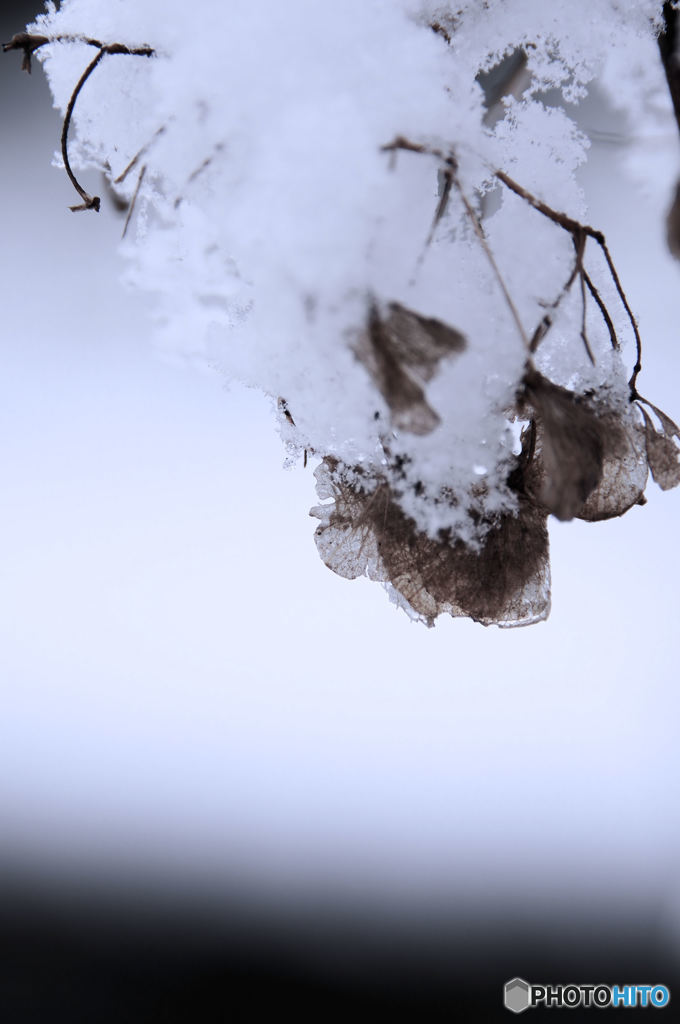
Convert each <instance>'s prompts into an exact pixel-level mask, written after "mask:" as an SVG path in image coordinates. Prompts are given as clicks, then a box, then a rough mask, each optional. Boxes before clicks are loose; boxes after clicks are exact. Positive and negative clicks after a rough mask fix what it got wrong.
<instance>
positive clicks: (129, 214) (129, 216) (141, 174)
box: [120, 164, 146, 238]
mask: <svg viewBox="0 0 680 1024" xmlns="http://www.w3.org/2000/svg"><path fill="white" fill-rule="evenodd" d="M145 174H146V164H144V165H143V166H142V169H141V171H140V172H139V177H138V178H137V184H136V185H135V191H134V192H133V194H132V199H131V200H130V205H129V207H128V212H127V217H126V218H125V225H124V227H123V234H122V235H121V236H120V237H121V238H125V236H126V234H127V229H128V225H129V223H130V221H131V220H132V214H133V212H134V209H135V203H136V202H137V196H138V195H139V190H140V188H141V186H142V182H143V181H144V175H145Z"/></svg>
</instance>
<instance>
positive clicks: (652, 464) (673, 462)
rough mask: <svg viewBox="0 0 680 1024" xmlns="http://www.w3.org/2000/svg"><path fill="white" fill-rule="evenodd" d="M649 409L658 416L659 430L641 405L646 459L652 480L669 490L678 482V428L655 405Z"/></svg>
mask: <svg viewBox="0 0 680 1024" xmlns="http://www.w3.org/2000/svg"><path fill="white" fill-rule="evenodd" d="M647 404H649V407H650V409H653V411H654V413H655V414H656V416H657V417H658V420H659V423H660V424H661V430H657V429H656V427H655V426H654V423H653V421H652V418H651V416H650V415H649V413H648V412H647V410H646V409H644V408H643V406H642V405H639V403H638V405H639V408H640V411H641V412H642V415H643V417H644V420H645V438H646V441H647V461H648V462H649V468H650V471H651V474H652V476H653V477H654V480H655V481H656V483H657V484H658V485H659V487H660V488H661V490H662V491H669V490H670V489H671V488H672V487H677V486H678V484H680V447H679V446H678V442H679V441H680V428H678V426H677V424H676V423H674V422H673V420H672V419H671V418H670V416H667V415H666V414H665V413H664V412H661V410H660V409H657V407H656V406H655V405H651V403H647Z"/></svg>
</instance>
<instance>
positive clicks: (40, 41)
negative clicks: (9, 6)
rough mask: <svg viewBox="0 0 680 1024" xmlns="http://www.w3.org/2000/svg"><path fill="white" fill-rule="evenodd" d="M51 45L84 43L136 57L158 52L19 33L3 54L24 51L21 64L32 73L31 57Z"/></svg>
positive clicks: (87, 39) (80, 38) (4, 46)
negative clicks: (11, 51)
mask: <svg viewBox="0 0 680 1024" xmlns="http://www.w3.org/2000/svg"><path fill="white" fill-rule="evenodd" d="M49 43H84V44H85V45H86V46H94V47H95V49H97V50H106V51H107V53H127V54H131V55H133V56H135V57H154V56H155V54H156V51H155V50H154V49H152V47H150V46H134V47H132V46H125V45H124V44H123V43H110V44H108V43H102V42H100V41H99V39H91V38H90V37H89V36H79V35H60V36H39V35H31V33H29V32H17V33H16V35H13V36H12V38H11V39H10V41H9V42H8V43H3V44H2V52H3V53H8V52H9V51H10V50H23V51H24V59H23V61H22V64H21V69H22V71H27V72H28V74H29V75H30V73H31V57H32V56H33V54H34V53H35V52H36V50H39V49H40V48H41V47H43V46H47V45H48V44H49Z"/></svg>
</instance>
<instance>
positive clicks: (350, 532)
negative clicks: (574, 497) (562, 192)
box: [311, 459, 550, 626]
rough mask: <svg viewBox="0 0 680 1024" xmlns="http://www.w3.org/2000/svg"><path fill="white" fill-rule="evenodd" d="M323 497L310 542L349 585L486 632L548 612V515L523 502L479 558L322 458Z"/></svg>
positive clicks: (430, 617) (489, 537) (386, 493)
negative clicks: (361, 583) (386, 588)
mask: <svg viewBox="0 0 680 1024" xmlns="http://www.w3.org/2000/svg"><path fill="white" fill-rule="evenodd" d="M317 479H318V481H319V493H320V496H321V497H327V496H329V495H332V496H333V498H334V502H333V503H332V504H328V505H321V506H318V507H317V508H314V509H312V510H311V515H313V516H316V517H317V518H319V519H320V520H321V523H320V525H319V526H318V527H317V529H316V534H315V540H316V543H317V547H318V549H319V553H320V555H321V557H322V559H323V561H324V562H325V563H326V565H327V566H328V567H329V568H330V569H332V570H333V571H334V572H337V573H338V574H339V575H341V576H345V577H347V578H349V579H354V578H355V577H357V576H360V575H363V574H364V573H365V574H366V575H367V576H368V577H369V578H370V579H374V580H380V581H382V582H383V583H387V584H390V585H391V586H392V587H393V588H394V590H395V591H396V592H397V594H398V595H399V597H400V598H401V599H402V600H403V601H404V602H405V603H406V604H407V605H408V606H409V608H410V609H411V610H412V611H414V612H415V613H416V614H417V615H418V616H420V617H421V618H423V619H424V620H425V621H426V622H427V623H428V624H430V625H432V624H433V622H434V619H435V618H436V617H437V616H438V615H441V614H442V613H448V614H449V615H452V616H467V617H470V618H472V619H475V620H476V621H477V622H481V623H483V624H484V625H491V624H495V625H499V626H522V625H529V624H530V623H533V622H538V621H540V620H541V619H545V618H547V616H548V613H549V610H550V567H549V561H548V533H547V529H546V515H545V513H544V512H543V511H542V510H541V509H538V508H536V507H535V505H533V504H532V503H531V502H530V501H529V500H528V499H527V498H526V497H525V496H523V495H520V497H519V511H518V515H516V516H514V515H511V514H508V515H504V516H502V517H501V518H500V519H499V521H498V522H497V523H495V524H493V525H492V526H491V527H490V529H489V531H488V533H487V534H486V536H485V538H484V542H483V545H482V547H481V549H480V550H479V551H475V550H473V549H472V548H470V547H467V546H466V545H464V544H463V543H462V542H460V541H451V540H449V539H446V538H442V539H438V540H433V539H432V538H430V537H428V536H427V535H426V534H425V533H423V532H421V531H419V530H418V529H417V527H416V525H415V523H414V522H413V520H412V519H410V518H408V517H407V516H406V515H405V514H404V512H403V511H402V510H401V508H400V507H399V506H398V504H397V503H396V502H395V501H393V500H392V498H391V494H390V488H389V486H388V485H387V484H386V483H381V484H378V486H377V487H374V489H373V490H372V491H364V490H362V489H361V485H362V483H363V481H362V480H361V478H360V477H358V476H357V474H356V471H350V474H349V475H347V474H346V473H345V472H344V471H343V467H341V466H340V465H339V464H338V463H337V462H335V461H334V460H332V459H325V460H324V462H323V464H322V466H320V467H319V470H317Z"/></svg>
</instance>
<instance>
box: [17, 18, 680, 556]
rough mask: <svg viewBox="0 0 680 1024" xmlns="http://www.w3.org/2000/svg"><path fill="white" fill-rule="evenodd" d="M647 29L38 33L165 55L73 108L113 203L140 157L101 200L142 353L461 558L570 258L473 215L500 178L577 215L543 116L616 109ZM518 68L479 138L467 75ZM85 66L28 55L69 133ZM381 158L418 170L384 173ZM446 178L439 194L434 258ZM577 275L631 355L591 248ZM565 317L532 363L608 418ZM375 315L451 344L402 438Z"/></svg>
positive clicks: (76, 141)
mask: <svg viewBox="0 0 680 1024" xmlns="http://www.w3.org/2000/svg"><path fill="white" fill-rule="evenodd" d="M660 9H661V4H660V3H659V2H658V0H645V2H643V3H637V4H635V5H632V7H631V5H626V4H624V5H622V4H620V3H618V2H617V0H576V2H574V0H571V2H551V3H550V4H546V3H541V2H537V0H504V2H500V0H489V2H488V3H484V4H480V3H478V2H476V0H474V2H473V0H468V2H462V3H458V4H455V5H448V4H442V3H431V2H421V3H418V2H416V0H342V2H336V3H331V4H324V5H323V6H322V7H321V8H320V7H319V5H318V4H316V3H313V2H311V0H289V2H287V3H285V4H281V3H280V2H278V0H260V2H259V3H256V4H253V3H252V2H244V0H231V2H229V3H228V4H222V5H215V4H214V3H212V2H210V0H196V2H194V3H192V4H190V5H188V4H184V3H180V2H175V3H168V2H167V0H163V2H161V0H141V2H131V0H118V2H116V3H103V2H100V3H98V2H96V0H65V2H64V3H62V4H61V6H60V7H59V9H58V10H57V9H56V8H55V7H54V6H53V5H48V11H47V13H46V14H45V15H42V16H40V17H39V18H38V19H37V20H36V23H35V26H34V30H35V31H37V32H40V33H44V34H46V35H48V36H51V37H54V36H61V37H63V36H69V35H82V34H85V35H87V36H90V37H95V38H98V39H100V40H102V41H103V42H106V43H111V42H122V43H125V44H126V45H129V46H142V45H150V46H152V47H153V48H154V50H155V52H156V56H155V57H153V58H151V59H149V58H145V57H144V58H142V57H136V56H129V55H109V56H106V57H105V58H104V60H103V61H102V63H101V66H100V67H98V68H97V70H96V72H95V73H94V74H93V75H92V76H91V78H90V79H89V80H88V81H87V83H86V85H85V86H84V88H83V90H82V93H81V94H80V97H79V99H78V103H77V106H76V110H75V114H74V122H73V126H72V128H71V134H72V141H71V147H70V156H71V162H72V163H73V165H74V167H80V168H86V167H92V166H97V167H101V168H103V169H104V170H105V171H106V173H107V174H108V175H109V178H110V179H111V181H115V179H116V178H119V177H120V176H121V175H125V170H126V168H127V167H128V166H129V164H130V162H131V161H133V160H134V158H135V157H136V156H137V155H138V154H140V151H141V155H140V156H139V159H138V162H137V164H136V165H135V167H134V169H133V170H131V171H130V172H129V173H128V174H127V175H125V176H124V180H123V181H122V182H121V183H120V184H119V185H117V186H116V188H118V189H119V190H120V191H121V192H122V193H123V194H124V196H125V197H126V198H127V199H130V198H131V197H132V196H133V194H134V193H135V191H136V189H137V187H139V194H138V196H137V199H136V204H135V210H134V211H133V220H132V226H131V230H130V233H129V234H128V237H127V238H126V240H125V242H124V243H123V251H124V254H125V257H126V259H127V261H128V270H127V275H126V276H127V280H128V282H129V283H130V284H132V285H133V286H134V287H137V288H139V289H141V290H142V291H146V292H149V293H151V294H152V295H153V297H154V309H155V323H156V340H157V343H159V344H161V345H162V346H163V347H164V348H165V349H166V351H169V352H172V353H173V354H174V355H175V356H176V357H177V358H180V359H185V360H189V361H204V362H206V363H208V364H209V365H211V366H216V367H218V368H219V370H220V371H221V372H222V373H224V374H225V376H226V377H227V378H229V379H237V380H240V381H242V382H244V383H245V384H247V385H249V386H252V387H256V388H258V389H261V390H262V391H264V392H265V393H266V394H268V395H270V396H272V398H273V399H275V400H277V399H279V398H283V399H285V403H286V408H287V409H288V410H289V413H290V417H291V420H292V424H291V423H290V422H284V420H283V419H282V420H281V431H282V435H283V437H284V441H285V443H286V448H287V451H288V455H289V457H290V456H295V454H297V456H298V457H301V456H302V453H303V451H304V452H308V453H310V454H313V456H315V457H316V458H317V459H324V458H329V457H332V458H333V459H334V460H337V461H339V462H340V463H341V464H342V465H344V466H346V467H356V466H361V468H362V479H364V480H367V479H371V480H373V481H374V484H375V486H377V485H378V483H379V482H380V481H386V482H387V484H388V485H389V486H390V487H391V489H392V492H393V495H394V499H395V501H396V502H397V504H398V506H399V508H400V509H401V510H402V511H403V512H404V513H405V514H406V515H407V516H408V517H410V519H411V520H412V521H413V522H414V523H415V525H416V527H417V528H418V530H420V531H422V533H423V534H424V535H426V536H427V537H429V538H431V539H433V540H434V539H436V538H438V537H441V536H442V535H444V534H446V536H448V537H449V538H450V539H451V541H452V542H455V541H457V540H461V541H463V542H464V543H466V544H468V545H471V546H472V548H473V549H474V548H475V547H477V548H478V547H479V545H480V543H482V542H483V541H484V537H485V536H486V534H487V532H488V530H489V524H490V523H491V522H495V521H497V520H498V517H500V516H503V515H504V514H508V513H509V514H515V513H516V512H517V499H516V495H515V494H514V493H513V492H512V490H511V489H510V488H509V487H508V482H507V481H508V475H509V472H510V471H511V469H512V466H513V464H514V463H513V460H514V459H515V458H516V453H515V455H513V442H514V439H515V437H516V430H515V432H514V433H513V430H514V426H513V420H514V419H515V415H514V413H513V405H514V402H515V396H516V394H517V392H518V389H519V388H520V385H521V382H522V379H523V375H524V373H525V369H526V366H527V357H528V354H527V339H528V338H529V337H530V336H531V335H532V333H533V331H534V329H535V327H536V325H537V324H538V323H539V322H540V321H541V319H542V318H543V316H544V315H545V311H546V308H547V307H549V306H550V304H551V303H553V302H554V301H555V300H556V299H557V297H558V296H559V294H560V292H561V290H562V288H563V286H564V282H565V280H566V279H567V277H568V275H569V273H570V270H571V267H572V264H573V259H574V255H573V245H572V239H571V237H570V235H569V234H568V233H566V232H564V231H563V230H562V229H561V228H560V227H559V226H558V225H556V224H554V223H551V222H549V221H548V220H547V219H545V218H543V217H542V216H541V215H540V214H539V213H537V212H536V211H535V210H532V209H531V207H530V205H529V204H528V203H527V202H526V201H525V200H524V199H523V198H521V197H519V196H517V195H514V194H511V193H510V192H508V191H507V190H506V189H501V191H500V202H497V203H496V208H495V210H492V211H491V212H488V213H486V212H485V207H484V203H485V198H484V197H485V195H486V193H488V192H489V190H490V188H491V186H492V184H493V172H494V169H495V168H502V169H503V170H504V171H506V172H507V173H508V174H510V175H511V176H512V177H513V178H514V179H515V180H516V181H518V182H519V183H520V184H521V185H522V187H523V188H525V189H526V190H528V191H529V192H531V193H533V194H535V195H536V196H538V197H540V198H541V199H543V200H545V201H546V202H547V203H549V204H550V205H551V206H552V207H553V208H554V209H555V210H557V211H562V212H564V213H566V214H568V215H569V216H570V217H573V218H577V219H585V218H586V217H587V209H586V207H585V203H584V199H583V195H582V193H581V190H580V188H579V185H578V182H577V178H576V174H577V170H578V168H579V166H580V165H581V164H582V163H583V161H584V160H585V159H586V157H587V149H588V141H587V139H586V138H585V136H584V135H583V134H582V133H581V132H580V131H579V130H578V129H577V127H576V125H575V123H574V121H573V120H572V118H571V116H570V115H569V114H568V113H567V112H566V111H565V110H564V109H562V108H561V106H560V104H561V102H563V101H564V102H567V103H573V102H575V101H577V100H579V99H580V98H582V97H583V96H584V95H585V92H586V87H587V85H588V83H589V82H590V81H591V79H592V78H593V77H594V76H595V75H596V74H600V75H603V81H604V82H605V83H609V84H610V88H611V89H612V90H614V91H616V90H618V88H619V86H620V78H621V74H620V71H621V61H622V60H626V59H627V57H622V55H627V54H629V53H631V52H632V53H636V54H637V53H638V52H640V53H643V54H644V53H647V54H648V52H649V48H650V47H653V45H654V32H655V31H656V30H658V26H659V18H660ZM433 25H434V26H435V28H436V31H433V30H432V26H433ZM518 48H523V49H524V52H525V54H526V60H527V72H528V75H529V77H528V84H527V88H526V89H525V91H524V93H522V94H521V95H520V96H519V97H517V96H515V97H512V96H508V97H506V99H505V100H504V105H505V107H504V116H503V117H502V118H501V119H500V120H498V121H497V122H496V124H495V125H494V126H490V125H489V124H488V123H487V119H486V113H487V111H486V106H485V101H484V94H483V90H482V88H481V86H480V84H479V82H478V80H477V79H478V76H479V74H480V72H483V71H487V70H489V69H490V68H492V67H494V66H495V65H498V63H499V62H500V61H501V60H502V59H503V58H504V57H505V56H506V55H508V54H510V53H513V52H515V51H517V50H518ZM93 52H94V51H93V50H92V48H91V47H88V46H86V45H85V44H84V43H82V42H77V41H61V42H58V43H55V44H53V45H50V46H48V47H45V48H44V49H43V50H41V51H39V53H38V55H37V56H39V57H40V58H41V59H43V60H44V65H45V70H46V72H47V75H48V78H49V82H50V85H51V88H52V92H53V95H54V100H55V104H56V105H57V106H58V107H59V109H60V110H61V111H62V112H63V111H64V110H65V108H66V105H67V103H68V100H69V97H70V95H71V93H72V90H73V86H74V84H75V83H76V82H77V81H78V78H79V77H80V75H81V74H82V71H83V69H84V67H85V66H86V63H87V61H89V60H90V59H91V57H92V54H93ZM608 68H609V71H607V69H608ZM612 68H614V69H618V74H617V73H616V71H615V70H614V71H613V70H612ZM640 74H642V72H640ZM624 77H625V76H624ZM658 77H659V76H658V75H657V80H658ZM636 82H637V79H636ZM645 82H646V85H645V90H646V93H645V94H647V93H649V95H654V96H657V97H658V89H657V90H656V92H655V91H654V87H653V85H650V84H649V76H647V79H645ZM657 85H658V82H657ZM556 90H557V94H558V98H557V99H556V93H555V91H556ZM549 92H550V98H549V102H548V96H547V94H548V93H549ZM630 92H631V87H630V86H627V87H626V88H625V96H626V98H628V97H629V94H630ZM560 97H561V99H560ZM641 102H643V100H642V99H640V97H638V98H637V100H636V103H637V107H639V104H640V103H641ZM637 107H636V109H637ZM397 138H401V139H407V140H409V141H410V142H413V143H415V144H417V145H419V146H421V147H423V148H424V150H425V152H406V151H399V150H398V149H397V150H395V151H393V152H386V151H384V147H385V146H386V145H388V144H390V143H391V142H393V140H395V139H397ZM438 154H440V155H438ZM447 154H451V155H452V156H453V158H454V159H455V167H456V187H454V188H453V189H452V191H451V196H450V200H449V202H448V206H447V208H446V210H445V211H444V212H443V216H442V217H441V220H440V222H439V223H438V224H437V225H436V229H435V230H434V232H433V234H432V238H431V244H428V238H429V237H430V235H431V231H432V225H433V218H434V215H435V210H436V209H437V204H438V201H439V197H440V196H441V189H442V187H443V178H442V172H443V171H444V170H445V163H444V161H443V156H442V155H444V156H446V155H447ZM141 168H145V170H144V174H143V178H141V179H140V178H139V173H140V170H141ZM470 204H471V205H470ZM473 208H474V209H475V211H477V215H479V216H481V217H482V219H483V224H484V231H485V235H486V240H487V246H488V250H486V249H485V248H484V246H482V245H481V244H480V240H479V238H478V237H477V234H476V232H475V230H474V224H473V223H472V218H473V215H472V214H471V209H473ZM492 260H493V261H494V262H495V265H496V267H497V270H496V269H495V268H494V265H493V263H492ZM586 267H587V269H588V270H589V272H590V273H591V274H592V275H593V277H596V278H597V285H598V288H599V289H601V292H602V295H603V298H604V299H605V301H606V303H607V305H608V307H609V308H610V309H611V310H612V319H613V321H614V325H615V327H616V330H617V334H620V335H621V337H622V338H623V339H626V338H628V336H629V335H630V326H629V325H628V324H627V321H626V316H625V311H624V310H623V309H622V308H621V305H620V303H619V302H618V299H617V296H616V294H615V292H614V289H613V285H612V282H611V280H610V279H609V277H608V273H607V270H606V267H604V265H603V261H602V259H601V256H600V254H598V253H597V252H596V251H595V247H594V246H592V247H591V248H589V249H588V251H587V255H586ZM504 288H506V289H507V292H508V294H509V296H510V299H508V297H507V296H506V295H504ZM581 301H582V300H581V296H580V294H579V289H578V287H575V288H574V289H573V290H572V293H571V294H570V295H569V296H568V297H567V298H566V299H565V301H564V303H563V304H561V305H560V307H559V309H558V310H557V311H556V314H555V323H554V326H553V328H552V331H551V333H550V335H549V338H548V340H547V341H546V343H545V345H544V346H542V348H541V350H540V352H539V353H538V355H537V359H536V364H537V366H538V367H539V368H540V369H541V371H542V372H543V373H544V374H545V375H546V376H548V377H550V379H552V380H554V381H555V382H556V383H560V384H563V385H565V386H568V387H569V388H570V389H572V390H573V391H574V392H576V393H583V392H585V391H586V390H588V389H592V388H600V389H607V392H608V394H611V392H612V388H613V389H614V390H615V391H618V393H619V394H620V393H622V392H623V390H625V380H626V379H627V376H628V374H629V372H630V367H626V366H624V365H623V363H622V362H621V361H620V360H619V358H618V356H617V355H612V354H611V352H610V348H611V345H610V339H609V335H608V332H607V329H606V325H605V323H604V322H603V320H602V318H601V317H599V316H598V315H597V311H596V310H594V309H591V312H590V316H589V321H588V337H589V342H590V344H591V347H592V350H593V352H594V355H595V366H594V367H593V366H592V365H591V363H590V361H589V359H588V357H587V353H586V351H585V348H584V346H583V344H582V342H581V339H580V337H579V333H580V330H581ZM390 304H399V306H402V307H404V308H405V309H406V310H410V311H413V313H415V314H417V315H418V316H420V317H423V318H434V319H436V320H437V321H440V322H441V323H443V324H446V325H449V326H450V327H452V328H454V329H455V330H456V331H458V332H460V334H462V335H463V336H464V338H465V339H466V346H465V350H464V351H463V352H460V353H456V354H455V355H451V356H449V357H447V358H442V359H440V360H439V361H438V363H437V367H436V372H435V373H434V375H433V377H432V379H431V380H430V379H428V382H427V387H426V390H425V399H426V404H427V409H428V414H427V417H426V419H425V420H423V419H422V418H421V420H420V426H419V427H418V428H417V429H416V428H413V427H411V428H409V427H408V425H407V426H406V427H405V426H404V425H403V423H402V421H400V420H398V418H397V416H396V415H395V414H394V409H393V408H391V406H390V401H389V396H387V397H386V394H385V389H384V387H383V389H382V390H381V388H380V387H379V386H378V384H377V381H376V377H375V374H372V373H371V372H370V368H367V360H366V358H362V356H361V351H362V349H365V347H366V335H367V330H368V328H367V323H368V320H369V314H370V310H371V309H377V310H382V311H384V310H386V309H388V308H390ZM511 304H512V307H513V308H514V310H516V311H517V314H518V316H519V320H520V322H521V329H518V324H517V323H516V320H515V315H514V312H513V308H511ZM480 466H483V467H484V473H483V483H484V486H483V487H480V475H481V474H480V472H479V467H480ZM451 496H453V497H451Z"/></svg>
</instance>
